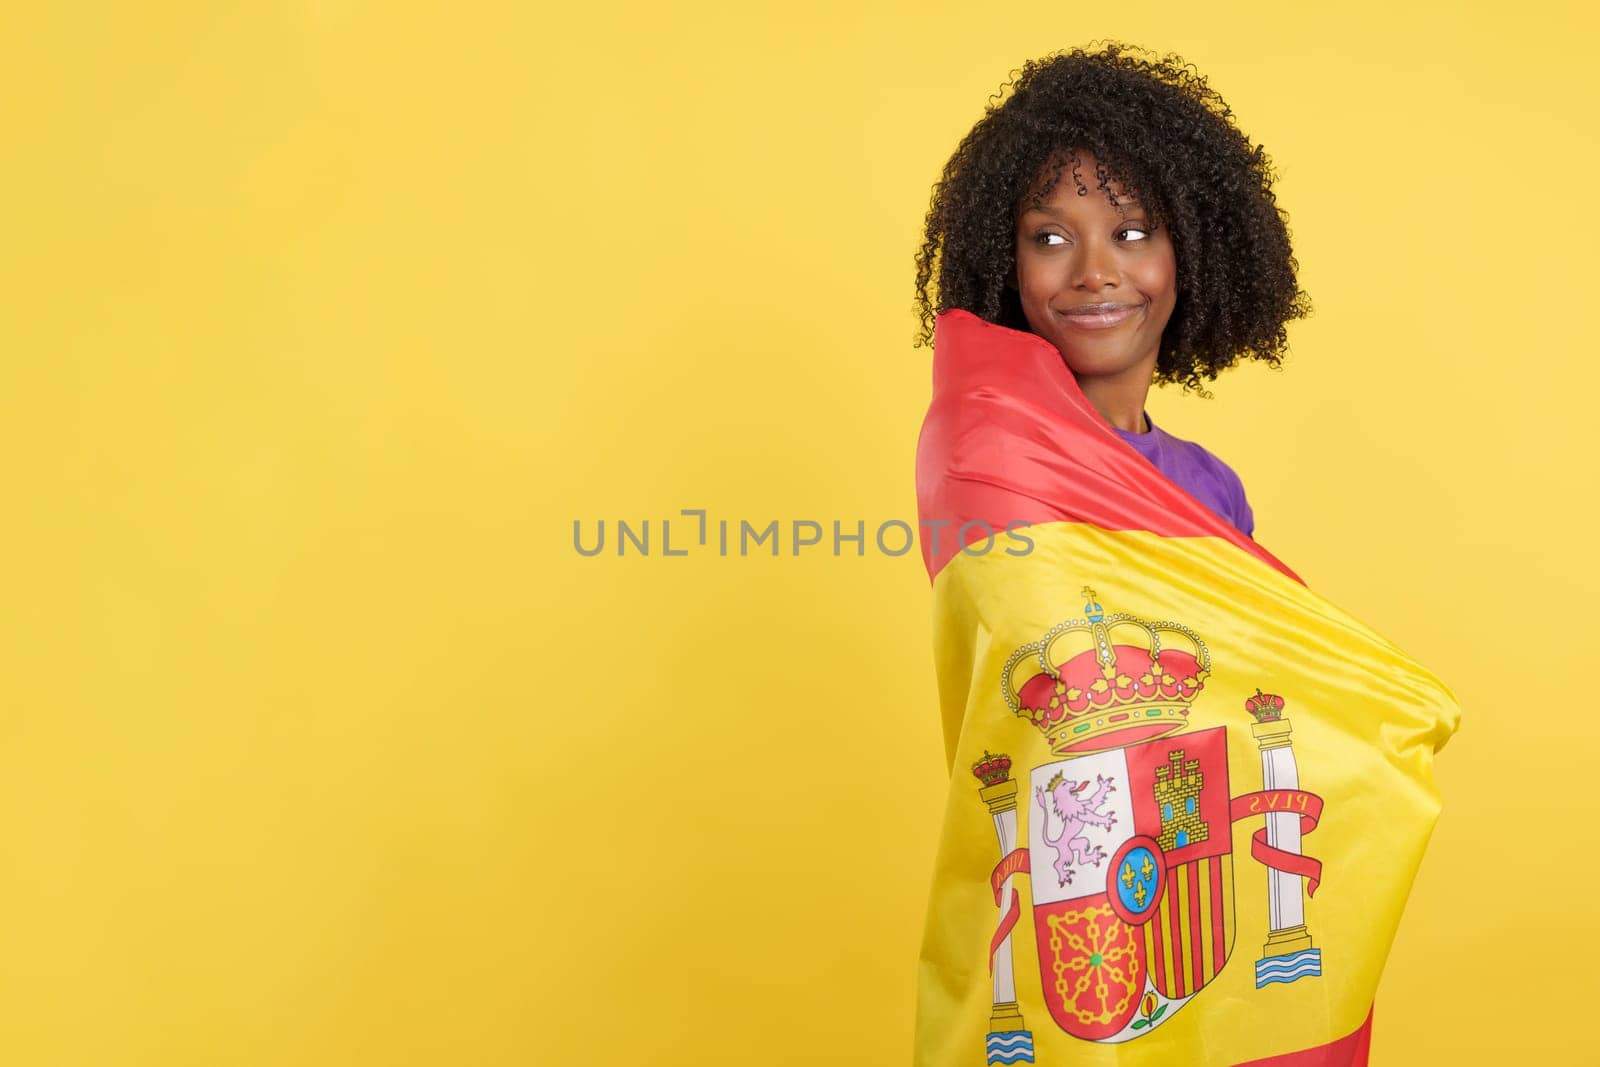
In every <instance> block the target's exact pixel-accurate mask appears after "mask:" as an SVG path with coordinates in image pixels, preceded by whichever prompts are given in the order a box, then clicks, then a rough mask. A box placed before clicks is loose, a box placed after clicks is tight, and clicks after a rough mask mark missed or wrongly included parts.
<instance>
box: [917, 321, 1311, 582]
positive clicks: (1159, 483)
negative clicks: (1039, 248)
mask: <svg viewBox="0 0 1600 1067" xmlns="http://www.w3.org/2000/svg"><path fill="white" fill-rule="evenodd" d="M916 469H917V511H918V519H919V520H920V521H919V533H920V535H921V539H922V558H923V563H924V565H925V566H926V567H927V570H928V577H929V579H930V580H931V579H932V578H933V577H934V576H936V575H937V574H938V573H939V572H940V571H941V570H942V569H943V568H944V565H945V564H946V563H949V562H950V560H951V559H953V558H954V557H955V555H956V553H957V552H959V551H960V550H961V549H962V548H964V547H966V546H967V545H971V544H975V543H979V542H986V541H988V540H989V538H991V537H992V538H994V541H993V543H992V544H991V545H990V547H989V548H988V553H999V552H1003V551H1006V550H1007V548H1010V549H1011V550H1012V552H1013V554H1015V553H1017V552H1018V551H1019V547H1018V543H1013V542H1011V541H1009V540H1008V539H1007V535H1006V533H1005V530H1006V528H1007V526H1008V525H1011V524H1016V523H1025V524H1035V523H1048V522H1085V523H1092V524H1093V525H1095V526H1099V527H1101V528H1102V529H1107V530H1148V531H1150V532H1151V533H1154V534H1159V535H1160V536H1162V537H1215V538H1219V539H1221V540H1224V541H1227V542H1229V543H1230V544H1233V545H1236V546H1237V547H1239V548H1240V549H1242V550H1244V551H1245V552H1248V553H1249V554H1250V555H1252V556H1255V557H1256V558H1257V559H1259V560H1262V561H1263V562H1265V563H1267V564H1268V565H1270V566H1272V567H1275V568H1277V569H1278V570H1279V571H1281V572H1283V573H1284V574H1286V575H1288V576H1289V577H1290V578H1293V579H1294V580H1295V581H1299V580H1300V579H1299V578H1298V577H1297V576H1296V575H1295V574H1294V572H1293V571H1291V570H1290V569H1289V568H1288V567H1286V566H1285V565H1284V564H1283V563H1282V562H1281V561H1279V560H1278V559H1277V558H1276V557H1275V556H1273V555H1272V553H1270V552H1268V551H1267V550H1266V549H1264V548H1262V547H1261V546H1260V545H1258V544H1256V543H1255V542H1254V541H1253V540H1251V539H1250V538H1248V537H1246V536H1245V535H1244V534H1242V533H1240V532H1239V531H1238V530H1237V529H1235V528H1234V527H1233V524H1232V523H1229V522H1227V521H1225V520H1224V519H1222V518H1221V517H1219V516H1218V515H1216V514H1215V513H1214V512H1213V511H1212V510H1211V509H1210V508H1208V507H1206V506H1205V505H1204V504H1202V503H1200V502H1199V501H1198V500H1196V499H1195V498H1194V497H1192V496H1190V495H1189V493H1188V492H1187V491H1186V490H1184V489H1182V488H1180V487H1179V486H1178V485H1177V484H1176V483H1174V482H1173V481H1172V480H1171V479H1170V478H1168V477H1167V476H1166V475H1164V474H1162V473H1161V472H1160V471H1159V470H1157V469H1156V467H1155V465H1154V464H1152V463H1151V462H1150V461H1149V460H1147V459H1145V458H1144V457H1143V456H1141V455H1140V454H1139V453H1138V452H1136V451H1134V449H1133V447H1132V446H1131V445H1129V444H1128V443H1127V442H1125V441H1123V440H1122V438H1120V437H1118V436H1117V433H1116V431H1115V430H1113V429H1112V428H1111V426H1110V424H1109V423H1107V422H1106V421H1105V419H1103V418H1102V417H1101V416H1100V413H1099V412H1098V411H1096V410H1095V408H1094V405H1092V404H1090V403H1089V400H1088V398H1087V397H1085V396H1084V395H1083V390H1081V389H1080V388H1078V383H1077V381H1076V380H1075V379H1074V378H1073V377H1072V372H1071V371H1070V370H1068V369H1067V365H1066V363H1064V362H1063V361H1062V359H1061V353H1059V352H1058V351H1056V348H1055V346H1054V345H1052V344H1051V343H1050V342H1049V341H1046V340H1045V339H1044V338H1042V337H1040V336H1038V335H1037V334H1032V333H1028V332H1027V331H1024V330H1013V329H1010V328H1008V327H1005V326H997V325H995V324H994V323H992V322H988V321H986V320H984V319H981V318H979V317H978V316H977V315H974V314H973V313H972V312H970V311H964V310H962V309H960V308H953V309H951V310H949V311H945V312H942V313H940V315H939V316H938V317H937V318H936V319H935V322H934V357H933V397H932V399H931V401H930V402H929V405H928V413H927V416H926V417H925V418H924V419H923V423H922V432H921V434H920V436H919V437H918V439H917V461H916ZM974 554H980V550H974Z"/></svg>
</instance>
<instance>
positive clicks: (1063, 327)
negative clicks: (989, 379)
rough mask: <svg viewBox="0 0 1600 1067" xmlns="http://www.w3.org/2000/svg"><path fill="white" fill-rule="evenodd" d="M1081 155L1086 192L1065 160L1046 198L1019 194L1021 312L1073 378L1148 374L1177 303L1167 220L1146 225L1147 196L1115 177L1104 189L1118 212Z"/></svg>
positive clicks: (1092, 162)
mask: <svg viewBox="0 0 1600 1067" xmlns="http://www.w3.org/2000/svg"><path fill="white" fill-rule="evenodd" d="M1078 159H1079V168H1078V169H1079V174H1080V176H1081V177H1082V179H1083V183H1084V185H1086V186H1088V194H1087V195H1084V196H1080V195H1078V183H1077V182H1075V181H1074V180H1073V176H1072V168H1071V164H1070V162H1069V163H1068V165H1067V168H1066V169H1065V170H1063V171H1062V172H1061V176H1060V179H1059V180H1058V181H1057V182H1056V185H1055V188H1054V189H1052V190H1051V193H1050V196H1049V198H1048V199H1047V200H1045V201H1044V202H1042V203H1037V204H1029V203H1028V202H1027V201H1026V200H1025V201H1024V207H1023V211H1022V214H1021V215H1020V216H1019V217H1018V218H1017V242H1016V258H1017V267H1016V277H1015V278H1014V282H1015V284H1016V287H1017V292H1018V294H1019V296H1020V297H1021V301H1022V311H1023V314H1024V315H1025V316H1026V317H1027V320H1028V326H1029V328H1030V329H1032V331H1033V332H1034V333H1036V334H1038V335H1039V336H1040V337H1043V338H1044V339H1045V340H1047V341H1049V342H1050V343H1051V344H1053V345H1055V346H1056V348H1057V349H1058V350H1059V351H1060V352H1061V356H1062V358H1063V359H1064V360H1065V361H1066V364H1067V366H1068V368H1070V369H1071V371H1072V373H1073V375H1074V376H1075V377H1076V378H1078V380H1079V381H1080V382H1081V381H1082V380H1083V379H1085V378H1107V379H1116V378H1122V377H1124V376H1128V375H1134V376H1139V375H1144V374H1146V373H1153V371H1154V368H1155V363H1156V356H1157V355H1158V354H1159V353H1160V350H1161V331H1162V330H1164V329H1166V325H1167V320H1168V319H1170V318H1171V317H1172V309H1173V306H1174V305H1175V304H1176V303H1177V259H1176V257H1175V256H1174V255H1173V250H1172V241H1171V239H1170V238H1169V237H1168V236H1167V232H1166V230H1165V229H1164V228H1163V229H1161V230H1157V231H1151V229H1150V216H1149V214H1148V213H1146V211H1145V208H1144V205H1142V204H1140V203H1139V202H1138V201H1137V200H1134V199H1132V198H1131V197H1130V196H1125V195H1124V193H1123V190H1122V188H1121V187H1120V186H1119V185H1118V184H1117V183H1116V182H1111V183H1110V189H1111V190H1112V191H1114V192H1115V193H1116V194H1117V204H1118V205H1119V206H1120V208H1121V210H1120V211H1119V210H1118V207H1116V206H1113V205H1112V203H1111V200H1110V198H1109V197H1108V196H1107V195H1106V194H1105V193H1104V192H1102V191H1100V190H1099V189H1098V188H1096V185H1097V184H1098V179H1097V178H1096V177H1095V164H1096V160H1095V158H1094V156H1092V155H1089V154H1088V153H1087V152H1081V153H1079V156H1078ZM1042 185H1043V181H1042V180H1041V181H1040V182H1039V183H1037V185H1036V186H1035V193H1036V192H1037V189H1038V188H1039V187H1042ZM1035 199H1037V197H1036V196H1035ZM1146 368H1148V371H1147V370H1146ZM1146 385H1148V379H1146Z"/></svg>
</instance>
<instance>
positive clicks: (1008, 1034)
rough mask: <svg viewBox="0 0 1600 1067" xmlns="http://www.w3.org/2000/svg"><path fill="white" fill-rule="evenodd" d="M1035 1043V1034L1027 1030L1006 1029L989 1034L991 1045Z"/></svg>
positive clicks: (992, 1046)
mask: <svg viewBox="0 0 1600 1067" xmlns="http://www.w3.org/2000/svg"><path fill="white" fill-rule="evenodd" d="M1032 1043H1033V1034H1032V1033H1030V1032H1029V1031H1027V1030H1005V1031H1002V1032H997V1033H992V1034H990V1035H989V1047H990V1048H994V1047H996V1046H1005V1045H1029V1044H1032Z"/></svg>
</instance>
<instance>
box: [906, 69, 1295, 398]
mask: <svg viewBox="0 0 1600 1067" xmlns="http://www.w3.org/2000/svg"><path fill="white" fill-rule="evenodd" d="M1013 73H1014V74H1015V75H1016V77H1015V79H1014V80H1013V81H1012V82H1011V83H1010V87H1011V88H1012V90H1013V91H1012V93H1011V95H1010V97H1009V98H1008V99H1006V100H1005V102H1004V103H1003V104H997V103H996V101H997V100H998V99H999V96H1001V95H1004V89H1005V87H1002V90H1001V94H999V95H997V96H996V97H994V98H991V99H990V102H989V106H988V108H987V109H986V111H985V113H984V116H983V118H981V119H980V120H979V121H978V123H977V125H975V126H974V127H973V128H972V130H971V131H970V132H969V133H968V134H967V135H966V137H965V138H963V139H962V141H961V144H960V145H959V146H957V148H956V150H955V154H954V155H952V156H951V157H950V161H949V162H948V163H946V164H945V166H944V171H943V174H942V175H941V177H940V179H939V182H938V185H937V186H936V187H935V188H934V192H933V202H932V206H931V207H930V208H929V211H928V218H927V224H926V227H925V230H924V238H925V240H924V243H923V245H922V248H921V249H920V250H919V251H918V252H917V301H916V308H917V311H918V316H919V318H920V319H921V329H920V330H919V332H918V334H917V337H916V341H915V344H916V345H919V346H926V345H929V344H931V343H932V341H933V333H934V319H935V318H936V316H937V315H938V313H940V312H943V311H948V310H950V309H952V308H963V309H965V310H967V311H970V312H972V313H973V314H975V315H977V316H979V317H980V318H983V319H986V320H988V321H990V322H994V323H997V324H999V325H1001V326H1008V327H1011V328H1012V329H1017V330H1029V326H1028V321H1027V319H1026V318H1025V317H1024V316H1023V313H1022V304H1021V302H1020V300H1019V298H1018V294H1017V291H1016V289H1014V288H1012V287H1011V285H1010V284H1009V283H1008V276H1009V275H1010V273H1011V270H1012V268H1013V267H1014V265H1015V263H1016V220H1017V217H1018V214H1019V212H1020V211H1021V210H1022V209H1023V207H1024V202H1023V201H1024V197H1029V193H1030V192H1037V191H1038V184H1039V183H1041V182H1042V183H1043V188H1044V193H1043V195H1045V196H1048V195H1049V191H1050V190H1051V189H1052V188H1053V187H1054V185H1055V183H1056V181H1057V180H1058V179H1059V177H1060V174H1061V171H1062V169H1063V167H1064V166H1065V164H1066V162H1067V161H1068V159H1071V160H1073V162H1072V176H1073V180H1074V181H1075V182H1076V183H1077V185H1078V195H1080V196H1083V195H1086V194H1087V192H1088V190H1087V188H1086V187H1085V186H1084V184H1083V180H1082V178H1081V177H1080V175H1079V173H1078V166H1077V162H1076V153H1077V152H1080V151H1087V152H1089V153H1091V154H1093V155H1094V157H1095V158H1096V160H1097V161H1099V163H1100V167H1099V168H1098V175H1097V176H1098V187H1099V188H1100V189H1101V190H1104V191H1106V192H1107V195H1111V194H1110V190H1109V188H1108V180H1109V179H1115V180H1116V181H1117V183H1118V184H1119V185H1121V187H1122V188H1123V190H1124V191H1125V192H1127V193H1130V194H1132V195H1134V196H1137V197H1138V198H1139V199H1140V200H1141V201H1142V202H1143V203H1144V206H1145V208H1146V210H1147V211H1148V212H1149V213H1150V216H1151V219H1150V221H1151V223H1152V224H1153V225H1154V226H1156V227H1162V226H1165V227H1166V228H1167V231H1168V234H1169V235H1170V237H1171V239H1172V245H1173V252H1174V255H1175V257H1176V259H1177V302H1176V304H1175V306H1174V307H1173V311H1172V317H1171V319H1170V320H1168V322H1167V326H1166V329H1165V330H1164V331H1163V332H1162V336H1161V349H1160V353H1159V355H1158V357H1157V362H1156V372H1155V381H1156V382H1158V383H1159V382H1176V383H1178V384H1181V385H1182V386H1183V387H1184V388H1185V389H1186V390H1187V389H1193V390H1195V391H1197V392H1199V393H1201V394H1202V395H1203V394H1204V393H1205V389H1204V386H1203V383H1204V382H1206V381H1210V380H1212V379H1214V378H1216V376H1217V374H1218V372H1220V371H1222V370H1225V369H1226V368H1228V367H1231V366H1233V365H1234V364H1235V363H1237V362H1238V361H1239V360H1241V359H1254V360H1261V361H1263V362H1266V363H1268V364H1271V365H1272V366H1277V365H1278V364H1279V363H1281V362H1282V359H1283V353H1284V352H1285V350H1286V349H1287V347H1288V336H1287V332H1286V330H1285V329H1284V327H1285V325H1286V324H1287V323H1288V322H1289V321H1290V320H1292V319H1297V318H1303V317H1304V316H1306V315H1307V314H1309V313H1310V311H1311V302H1310V299H1309V297H1307V295H1306V294H1305V293H1304V292H1303V291H1302V290H1301V289H1300V288H1299V286H1298V284H1297V283H1296V280H1295V271H1296V269H1297V268H1298V264H1297V263H1296V262H1295V259H1294V254H1293V251H1292V249H1291V248H1290V244H1289V230H1288V226H1287V216H1286V215H1285V214H1284V212H1283V211H1282V209H1280V208H1279V207H1278V206H1277V201H1276V199H1275V197H1274V196H1273V192H1272V182H1273V180H1274V177H1275V174H1274V172H1273V169H1272V164H1271V160H1270V159H1269V157H1268V156H1267V153H1266V150H1265V149H1264V148H1262V147H1261V146H1259V145H1253V144H1251V142H1250V140H1249V138H1247V137H1246V136H1245V135H1244V134H1243V133H1241V132H1240V131H1239V129H1238V128H1237V127H1236V126H1235V125H1234V123H1233V119H1232V114H1233V113H1232V110H1231V109H1230V108H1229V107H1228V105H1227V104H1226V103H1224V101H1223V100H1222V97H1221V96H1219V95H1218V94H1217V92H1216V91H1215V90H1213V89H1212V88H1211V87H1210V86H1208V85H1207V84H1206V80H1205V78H1204V77H1203V76H1202V75H1201V74H1200V73H1199V72H1198V71H1197V70H1195V68H1194V67H1193V65H1192V64H1189V63H1186V62H1184V61H1183V59H1182V58H1181V57H1179V56H1176V55H1171V54H1169V55H1166V56H1163V57H1160V58H1154V57H1153V53H1149V52H1147V51H1145V50H1143V49H1136V48H1133V47H1131V46H1129V45H1126V44H1122V43H1120V42H1116V41H1110V42H1106V43H1104V46H1103V47H1102V48H1101V49H1100V50H1098V51H1085V50H1083V49H1081V48H1075V49H1072V50H1071V51H1066V52H1056V53H1053V54H1052V55H1049V56H1046V57H1044V58H1043V59H1038V60H1030V61H1029V62H1027V63H1025V64H1024V65H1023V67H1022V69H1021V70H1020V71H1016V72H1013ZM1047 171H1048V173H1047ZM1029 199H1030V201H1031V199H1032V198H1031V197H1029ZM1113 202H1115V199H1114V198H1113ZM935 271H937V274H938V282H937V290H938V303H937V307H935V306H934V305H933V304H932V302H930V300H929V298H928V285H929V282H930V281H931V280H932V279H933V276H934V273H935Z"/></svg>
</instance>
